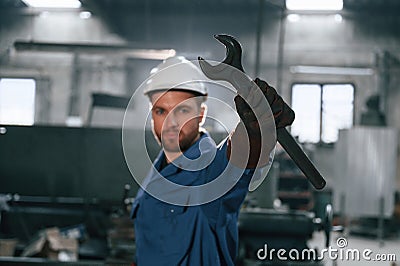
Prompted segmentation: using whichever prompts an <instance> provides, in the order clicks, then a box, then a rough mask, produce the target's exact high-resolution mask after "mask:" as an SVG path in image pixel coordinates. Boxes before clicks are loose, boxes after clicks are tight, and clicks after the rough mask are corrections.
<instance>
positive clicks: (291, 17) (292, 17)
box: [287, 14, 300, 22]
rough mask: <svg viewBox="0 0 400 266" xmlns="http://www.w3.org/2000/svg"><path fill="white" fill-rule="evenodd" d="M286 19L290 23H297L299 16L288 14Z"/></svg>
mask: <svg viewBox="0 0 400 266" xmlns="http://www.w3.org/2000/svg"><path fill="white" fill-rule="evenodd" d="M287 19H288V20H289V21H290V22H297V21H299V20H300V15H298V14H289V15H288V16H287Z"/></svg>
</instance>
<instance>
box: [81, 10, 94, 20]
mask: <svg viewBox="0 0 400 266" xmlns="http://www.w3.org/2000/svg"><path fill="white" fill-rule="evenodd" d="M91 16H92V13H90V12H89V11H82V12H81V13H79V17H80V18H81V19H89V18H90V17H91Z"/></svg>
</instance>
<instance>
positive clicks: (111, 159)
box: [0, 0, 400, 266]
mask: <svg viewBox="0 0 400 266" xmlns="http://www.w3.org/2000/svg"><path fill="white" fill-rule="evenodd" d="M302 2H305V4H306V5H304V6H302V5H301V3H302ZM54 4H56V5H55V6H51V5H54ZM68 4H71V5H68ZM307 4H308V5H307ZM399 10H400V1H398V0H381V1H376V0H341V1H335V0H325V1H322V0H319V1H313V0H305V1H303V0H292V1H291V0H202V1H201V0H191V1H180V0H138V1H131V0H73V1H72V0H71V1H68V0H51V1H46V0H0V265H135V266H137V264H136V259H135V257H136V241H135V240H136V239H135V227H134V222H133V219H132V218H131V209H132V203H133V202H134V200H135V197H136V193H137V191H138V189H139V184H138V181H137V180H138V178H137V177H139V179H140V178H143V177H144V176H146V174H147V172H148V171H149V169H150V167H151V162H152V161H153V160H154V159H155V158H156V156H157V154H158V153H159V152H160V145H159V144H158V143H157V141H156V140H155V138H154V136H153V134H152V123H151V117H150V116H149V100H148V98H147V97H146V96H145V95H144V94H143V86H144V85H145V84H146V82H147V81H148V78H149V75H150V71H151V70H152V69H153V68H155V67H156V66H157V65H159V64H160V63H162V62H163V60H164V59H166V58H169V57H171V56H183V57H185V58H186V59H188V60H190V61H192V62H193V63H194V64H198V57H199V56H200V57H202V58H204V59H205V60H208V61H210V62H211V64H215V63H217V62H221V61H222V60H224V58H225V56H226V49H225V47H224V45H222V44H221V43H220V42H219V41H218V40H217V39H216V38H215V37H214V36H215V35H218V34H227V35H231V36H233V37H234V38H235V39H236V40H237V41H238V42H239V43H240V44H241V47H242V56H241V60H242V61H241V62H242V65H243V68H244V71H245V73H246V75H247V77H250V78H251V79H255V78H256V77H258V78H260V79H263V80H265V81H266V82H268V84H270V85H271V86H272V87H274V88H275V89H276V91H277V92H278V93H279V95H281V96H282V98H283V99H284V101H285V102H286V103H287V104H288V105H289V106H290V107H291V108H292V109H293V110H294V112H295V120H294V122H293V124H292V125H291V126H288V127H286V130H287V131H288V132H289V133H290V136H292V138H291V139H292V140H295V143H297V144H296V145H297V147H300V148H301V151H302V152H300V153H302V154H303V155H304V154H305V155H306V158H308V159H309V160H310V162H311V165H312V166H313V167H315V168H314V169H316V171H317V172H318V173H319V174H320V176H321V177H322V178H323V179H324V180H325V182H326V184H325V185H324V186H318V185H316V184H315V183H313V182H312V180H311V179H310V177H309V176H308V174H307V173H305V172H307V169H305V170H304V169H303V168H302V165H304V160H305V159H304V157H302V158H303V159H301V160H299V161H296V160H295V159H293V157H294V155H293V154H292V153H290V151H288V149H287V148H286V147H285V145H283V144H281V139H280V138H279V136H278V142H277V144H276V147H275V149H274V151H273V153H272V154H273V160H272V161H271V162H270V165H269V166H270V168H269V171H268V172H265V175H264V176H263V178H264V179H263V181H262V182H260V184H258V185H257V188H256V189H255V190H252V189H250V190H251V191H249V192H248V193H247V196H246V198H245V199H244V201H243V204H242V205H241V207H240V212H239V215H238V223H237V227H238V239H239V241H238V246H237V255H236V258H235V265H236V266H240V265H295V266H296V265H327V266H330V265H371V266H372V265H387V266H394V265H400V156H399V155H400V139H399V136H400V135H399V130H400V105H398V103H399V102H400V15H399V13H398V11H399ZM213 62H214V63H213ZM208 82H209V83H206V86H208V85H209V87H208V100H207V101H206V104H207V106H208V111H207V118H206V121H205V124H204V128H205V129H206V130H207V131H208V132H209V133H210V135H211V136H212V137H213V139H214V140H215V142H216V143H217V144H218V143H219V142H220V141H222V140H223V139H225V138H226V136H228V135H229V133H230V132H231V131H232V130H234V129H235V126H236V125H237V123H238V121H239V119H238V116H237V114H236V112H235V104H234V101H233V98H234V96H235V93H234V91H233V90H232V88H231V89H229V88H230V87H229V86H230V85H229V84H228V85H226V84H225V86H227V87H228V90H225V91H224V90H222V89H218V88H217V86H215V84H213V82H212V81H211V80H210V81H208ZM282 143H283V141H282ZM285 143H286V142H285ZM296 145H294V146H296ZM292 146H293V145H292ZM305 168H307V167H305ZM154 241H158V239H154ZM278 249H279V250H283V251H282V252H281V253H280V252H275V253H274V254H272V252H271V250H275V251H277V250H278ZM306 250H307V251H308V254H307V255H308V256H302V255H304V252H303V251H306ZM324 252H325V253H324ZM284 254H285V255H286V256H283V255H284ZM310 254H311V255H310ZM281 255H282V256H281ZM155 256H157V255H155ZM144 265H146V263H144ZM149 265H152V264H149ZM159 265H165V264H163V263H162V262H160V264H159ZM179 265H180V264H179ZM185 265H186V264H185ZM205 265H208V264H205ZM222 265H224V264H222ZM227 265H230V264H227ZM139 266H142V265H139Z"/></svg>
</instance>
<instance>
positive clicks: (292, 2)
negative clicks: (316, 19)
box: [286, 0, 343, 10]
mask: <svg viewBox="0 0 400 266" xmlns="http://www.w3.org/2000/svg"><path fill="white" fill-rule="evenodd" d="M286 8H287V9H289V10H342V9H343V0H286Z"/></svg>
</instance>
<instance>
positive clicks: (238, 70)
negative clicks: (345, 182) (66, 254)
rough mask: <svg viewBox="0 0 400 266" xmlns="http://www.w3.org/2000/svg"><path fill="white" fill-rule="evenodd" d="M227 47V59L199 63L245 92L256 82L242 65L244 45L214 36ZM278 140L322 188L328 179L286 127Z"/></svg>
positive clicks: (209, 73)
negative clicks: (213, 62)
mask: <svg viewBox="0 0 400 266" xmlns="http://www.w3.org/2000/svg"><path fill="white" fill-rule="evenodd" d="M214 37H215V38H216V39H217V40H218V41H220V42H221V43H222V44H224V45H225V47H226V57H225V59H224V60H223V61H222V62H221V63H220V64H217V65H214V66H212V65H211V64H210V63H208V62H207V61H205V60H204V59H203V58H201V57H199V58H198V60H199V64H200V67H201V69H202V71H203V73H204V74H205V75H206V76H207V77H208V78H210V79H212V80H224V81H227V82H229V83H230V84H232V86H233V87H235V88H236V89H237V90H238V91H241V92H244V91H245V90H246V89H247V90H250V89H251V88H252V87H254V86H255V84H254V82H252V80H251V79H250V78H249V77H248V76H247V75H246V74H244V69H243V66H242V62H241V60H242V47H241V45H240V43H239V42H238V41H237V40H236V39H235V38H234V37H232V36H230V35H225V34H219V35H215V36H214ZM276 133H277V139H278V142H279V143H280V144H281V146H282V147H283V148H284V149H285V151H286V152H287V153H288V154H289V156H290V157H291V158H292V160H293V161H294V162H295V163H296V165H297V166H298V167H299V168H300V170H301V171H302V172H303V173H304V175H305V176H306V177H307V178H308V180H309V181H310V182H311V184H312V185H313V186H314V187H315V188H316V189H322V188H324V187H325V185H326V181H325V180H324V178H323V177H322V176H321V174H320V173H319V171H318V170H317V169H316V168H315V166H314V164H313V163H312V162H311V161H310V159H309V158H308V157H307V155H306V154H305V153H304V151H303V150H302V149H301V147H300V146H299V145H298V144H297V142H296V140H295V139H294V138H293V137H292V135H290V134H289V132H288V131H287V130H286V129H285V128H278V129H277V130H276Z"/></svg>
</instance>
